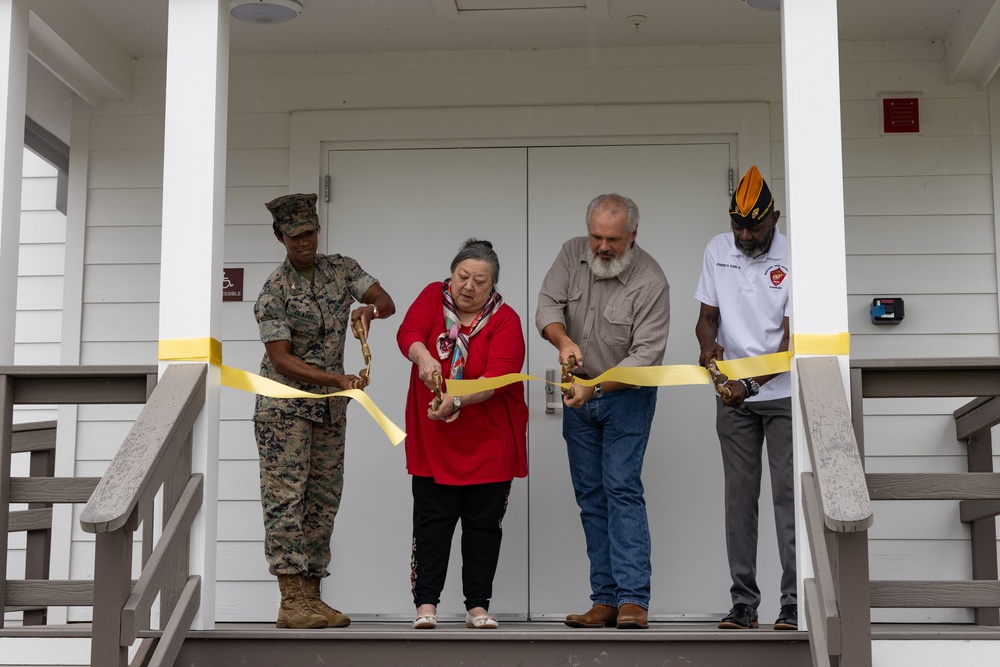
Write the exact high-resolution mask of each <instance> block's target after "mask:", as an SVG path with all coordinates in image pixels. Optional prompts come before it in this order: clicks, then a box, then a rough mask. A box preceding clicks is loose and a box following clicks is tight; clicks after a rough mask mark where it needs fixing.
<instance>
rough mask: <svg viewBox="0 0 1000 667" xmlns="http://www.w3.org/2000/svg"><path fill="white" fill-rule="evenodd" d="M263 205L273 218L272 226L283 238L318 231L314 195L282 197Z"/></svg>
mask: <svg viewBox="0 0 1000 667" xmlns="http://www.w3.org/2000/svg"><path fill="white" fill-rule="evenodd" d="M264 205H265V206H267V210H268V211H270V212H271V216H272V217H273V218H274V226H275V227H276V228H277V230H278V231H279V232H281V233H282V234H284V235H285V236H298V235H299V234H301V233H302V232H307V231H309V230H310V229H319V216H318V215H316V195H315V194H310V195H304V194H301V193H300V194H294V195H282V196H280V197H277V198H276V199H272V200H271V201H269V202H267V203H266V204H264Z"/></svg>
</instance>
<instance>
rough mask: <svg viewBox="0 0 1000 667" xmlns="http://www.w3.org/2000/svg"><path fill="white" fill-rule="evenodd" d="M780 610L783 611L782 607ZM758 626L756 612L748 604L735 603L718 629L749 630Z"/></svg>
mask: <svg viewBox="0 0 1000 667" xmlns="http://www.w3.org/2000/svg"><path fill="white" fill-rule="evenodd" d="M781 609H782V610H784V607H782V608H781ZM758 625H759V623H757V610H756V609H754V608H753V607H751V606H750V605H748V604H744V603H742V602H737V603H736V604H734V605H733V608H732V609H730V610H729V615H728V616H726V617H725V618H724V619H722V621H721V622H720V623H719V628H720V629H722V630H749V629H750V628H756V627H757V626H758Z"/></svg>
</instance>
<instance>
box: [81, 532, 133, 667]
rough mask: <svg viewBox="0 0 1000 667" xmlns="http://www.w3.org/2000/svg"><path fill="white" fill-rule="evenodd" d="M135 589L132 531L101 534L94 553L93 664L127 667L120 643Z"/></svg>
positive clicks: (124, 650) (91, 656) (108, 666)
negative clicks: (124, 612) (124, 611)
mask: <svg viewBox="0 0 1000 667" xmlns="http://www.w3.org/2000/svg"><path fill="white" fill-rule="evenodd" d="M131 589H132V532H131V531H129V530H125V529H124V528H120V529H118V530H113V531H111V532H109V533H98V534H97V537H96V547H95V551H94V617H93V635H92V637H91V645H90V664H91V665H95V666H98V665H99V666H100V667H127V665H128V647H127V646H122V642H121V616H122V607H123V606H125V600H126V599H128V596H129V594H130V593H131Z"/></svg>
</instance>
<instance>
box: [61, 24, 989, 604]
mask: <svg viewBox="0 0 1000 667" xmlns="http://www.w3.org/2000/svg"><path fill="white" fill-rule="evenodd" d="M842 49H843V51H842V60H843V67H842V77H841V78H842V81H841V86H842V94H843V98H844V104H843V109H842V111H843V132H844V167H845V179H846V183H845V197H846V199H847V201H846V212H847V215H848V219H847V237H848V238H847V247H848V253H849V256H848V289H849V291H850V295H849V297H850V302H849V303H850V305H851V309H852V310H851V320H850V328H851V333H852V343H853V346H852V347H853V354H854V356H856V357H875V356H883V355H884V356H915V357H920V356H949V355H950V356H959V355H972V354H975V355H989V356H996V355H997V354H998V353H1000V343H998V336H997V329H998V315H997V278H996V258H995V253H994V242H993V233H994V225H993V210H992V199H991V197H992V194H991V187H992V182H993V181H992V180H991V179H992V176H991V173H990V154H989V141H990V136H989V127H990V124H989V110H988V99H987V96H986V94H985V93H981V92H979V91H977V90H975V89H974V88H973V87H972V86H969V85H966V84H958V85H946V84H945V83H944V81H943V72H944V66H943V62H942V47H941V45H938V44H925V43H919V44H888V45H868V44H855V45H847V44H845V45H843V46H842ZM136 69H137V72H138V78H137V80H136V81H135V82H134V86H133V96H132V99H131V100H130V101H129V102H121V103H117V102H110V103H107V104H106V105H105V106H104V108H102V109H101V110H97V111H95V112H94V115H93V124H92V135H91V149H92V152H91V157H90V190H89V201H88V222H87V248H86V257H85V260H86V262H85V270H84V281H85V282H84V307H83V341H82V357H83V363H111V362H120V363H154V362H155V360H156V336H157V308H156V299H157V293H158V290H159V285H158V277H159V272H158V265H157V262H158V257H159V243H160V237H159V227H158V225H159V217H160V208H161V190H160V186H161V180H162V142H163V115H162V114H163V105H164V90H163V88H164V77H163V63H162V62H140V63H137V65H136ZM892 92H905V93H916V94H918V95H919V96H920V98H921V114H922V117H921V129H922V132H921V134H920V135H918V136H903V137H900V136H894V137H883V136H881V135H880V132H879V127H880V101H879V96H880V95H881V94H883V93H892ZM760 100H765V101H767V102H768V103H770V105H771V137H772V141H773V146H772V150H771V164H770V165H769V166H770V172H771V182H770V184H771V186H772V190H773V191H774V194H775V197H776V201H777V202H778V208H779V209H782V210H783V212H784V215H783V219H784V220H785V221H786V222H789V221H790V223H791V225H792V226H793V227H794V225H795V224H796V221H799V224H807V223H808V211H802V212H793V211H788V210H785V207H784V206H783V204H782V202H783V200H784V190H785V183H784V164H783V145H782V117H781V62H780V50H779V48H778V47H748V48H742V47H741V48H717V47H713V48H710V49H703V48H677V49H616V50H607V51H601V50H589V51H586V52H584V51H564V52H513V53H508V52H483V53H462V54H452V53H408V54H357V55H343V56H301V57H267V58H254V57H249V58H247V57H241V58H234V59H233V60H232V63H231V81H230V91H229V105H230V113H231V116H230V122H229V160H228V167H227V169H228V177H227V186H228V187H227V195H226V199H227V201H226V214H227V226H226V247H225V256H224V261H225V264H226V266H241V267H244V268H245V270H246V274H245V300H244V302H243V303H225V304H224V305H223V318H224V325H223V335H224V340H223V344H224V356H225V363H227V364H228V365H232V366H238V367H240V368H244V369H247V370H256V368H257V366H258V364H259V361H260V356H261V354H262V352H263V348H262V346H261V345H260V343H259V341H258V339H257V334H256V326H255V323H254V320H253V315H252V305H253V300H254V299H255V296H256V292H257V290H258V289H259V286H260V285H261V284H262V282H263V280H264V278H265V276H266V275H267V273H268V272H269V271H270V270H271V268H272V267H273V266H274V265H275V264H276V263H277V262H279V261H280V260H281V258H282V251H281V247H280V246H279V245H278V244H277V243H276V242H275V241H274V240H273V238H272V236H271V230H270V220H269V216H268V214H267V211H266V210H265V209H264V207H263V202H265V201H267V200H268V199H270V198H272V197H274V196H277V195H279V194H283V193H285V192H286V191H287V188H288V162H289V135H288V131H289V129H288V128H289V114H290V112H291V111H295V110H302V109H365V108H400V107H402V108H417V107H442V106H445V107H448V106H457V107H461V106H485V107H489V106H508V105H564V104H607V103H616V104H622V103H625V104H644V103H685V102H710V103H721V104H724V103H726V102H735V101H741V102H742V101H760ZM817 131H822V128H817ZM317 169H319V166H318V165H317ZM738 176H739V175H737V177H738ZM316 190H317V191H318V192H320V191H321V188H320V184H319V183H318V182H317V184H316ZM724 205H725V204H724V203H722V204H720V218H719V220H713V221H694V222H695V223H704V224H711V225H720V226H721V225H724V224H725V219H724V209H723V208H722V207H723V206H724ZM816 205H817V206H821V205H822V202H817V203H816ZM786 228H787V227H786ZM198 242H200V239H197V238H194V239H191V243H198ZM699 252H700V250H699ZM670 270H671V271H696V270H697V266H696V265H695V264H692V266H691V267H672V268H671V269H670ZM390 291H391V289H390ZM688 296H690V295H688ZM873 296H902V297H904V298H905V299H906V304H907V317H906V320H905V322H904V324H902V325H901V326H899V327H897V328H894V329H890V328H886V327H881V328H877V329H876V328H875V327H873V326H872V325H871V324H870V323H869V322H868V316H867V312H868V303H869V302H870V300H871V298H872V297H873ZM677 298H687V297H686V296H685V295H677ZM406 305H407V304H399V306H400V307H403V308H405V306H406ZM675 327H676V330H677V331H678V332H679V333H678V334H676V335H687V334H686V333H685V332H690V331H691V330H693V323H682V322H678V323H675ZM688 327H691V329H688ZM690 335H693V334H690ZM529 370H530V369H529ZM222 401H223V405H222V413H221V414H222V420H223V422H222V428H221V439H222V440H221V447H220V452H221V453H220V456H221V459H222V460H221V463H220V465H221V474H220V490H219V495H220V497H219V518H220V520H219V547H218V548H219V559H218V571H219V586H218V595H219V600H218V604H217V609H218V614H217V616H218V618H219V620H232V619H247V615H246V611H245V610H246V603H245V599H246V597H247V595H248V594H249V595H251V596H254V594H253V591H257V594H256V597H257V598H258V599H259V600H261V601H262V602H261V604H260V605H259V606H257V607H254V608H253V610H252V611H251V612H250V614H251V616H254V615H258V614H259V620H269V619H270V618H271V617H272V614H273V599H272V598H273V597H274V596H275V592H274V590H273V589H274V585H273V583H272V581H271V580H270V577H268V576H267V573H266V565H265V563H264V560H263V554H262V547H261V542H260V540H261V535H262V528H261V521H260V509H259V506H258V501H257V499H258V488H257V463H256V450H255V445H254V442H253V435H252V428H251V423H250V422H249V419H248V418H249V416H250V414H251V411H252V396H250V395H247V394H241V393H238V392H235V391H232V390H228V389H227V390H224V391H223V395H222ZM953 407H954V406H953V405H952V404H951V403H950V402H935V403H931V404H927V403H924V404H922V405H921V406H918V407H916V408H914V407H907V406H904V405H902V404H901V403H900V402H896V403H894V404H892V405H890V406H888V407H885V406H883V407H876V406H873V407H872V411H873V412H879V414H878V415H877V416H873V417H872V418H870V420H869V422H870V426H869V433H868V435H867V443H868V450H869V452H870V456H871V458H870V465H871V467H872V469H873V470H875V469H878V470H882V469H892V468H897V467H898V468H899V469H919V468H922V467H925V466H927V465H930V464H932V463H936V462H938V461H939V460H943V461H945V462H946V463H947V465H948V466H949V469H951V467H952V466H955V467H956V468H957V467H960V461H961V456H962V449H961V447H960V446H959V445H958V444H957V443H955V442H954V438H953V436H952V435H951V432H950V431H949V425H950V422H949V418H948V417H947V415H948V414H949V413H950V411H951V410H952V409H953ZM913 411H916V412H917V414H918V415H919V416H920V421H919V422H911V420H910V416H909V415H907V416H906V417H905V418H903V417H900V416H899V415H901V414H904V413H906V412H913ZM130 413H131V411H130V410H125V409H122V408H82V409H81V410H80V415H81V422H82V423H81V424H80V443H79V452H80V456H79V459H80V460H79V465H78V472H79V473H80V474H98V473H99V472H100V470H102V469H103V466H105V465H106V462H107V460H108V457H109V456H110V455H111V450H112V449H113V445H112V444H109V443H114V442H120V441H121V437H122V436H123V435H124V432H125V431H126V429H127V425H126V424H123V423H121V422H120V421H119V420H122V419H129V418H131V417H132V416H134V415H132V414H130ZM394 417H396V418H399V417H400V416H398V415H396V416H394ZM921 509H924V508H921ZM921 509H917V510H912V509H909V510H903V509H897V508H894V507H883V506H882V505H880V506H879V508H878V512H879V515H878V517H877V519H876V528H875V530H874V531H873V537H874V538H875V541H874V542H873V545H872V554H873V564H872V570H873V573H875V575H876V576H882V575H883V574H884V575H886V576H889V575H891V576H905V577H909V576H916V577H919V576H927V577H938V576H942V573H944V576H955V577H961V576H968V573H967V572H966V571H965V570H966V569H967V566H965V565H963V563H965V562H967V560H968V556H967V549H968V545H967V532H966V531H965V530H964V528H963V527H962V526H960V525H959V524H958V522H957V510H955V508H954V507H944V508H942V507H941V506H940V505H934V509H926V512H925V513H924V514H921V515H920V516H921V520H920V521H916V520H913V521H911V520H909V519H910V518H915V516H916V515H915V513H914V512H920V511H921ZM653 511H654V512H655V508H654V510H653ZM927 513H930V514H932V515H933V516H934V517H935V519H934V521H933V522H932V521H927V520H924V519H925V517H926V514H927ZM897 516H903V517H906V518H907V519H908V520H907V521H904V522H896V521H894V520H893V519H894V518H895V517H897ZM885 517H888V519H886V518H885ZM931 524H941V525H942V526H943V528H942V530H941V531H940V532H936V533H934V537H933V539H931V540H928V539H926V537H927V535H928V533H926V532H925V531H926V530H927V528H928V526H929V525H931ZM708 529H718V527H709V528H708ZM86 540H87V536H85V535H83V534H80V533H78V534H75V535H74V546H73V554H74V556H75V558H74V562H73V566H72V570H73V571H72V573H71V574H72V576H80V575H83V573H86V572H89V571H91V570H90V568H91V564H90V563H89V562H87V559H89V558H90V553H91V550H90V549H89V548H88V546H87V545H86ZM769 553H770V552H769V551H767V550H765V549H762V554H764V555H762V557H770V555H769ZM911 553H919V554H921V557H920V558H910V557H909V555H910V554H911ZM918 565H920V566H922V565H926V566H927V567H929V568H930V570H928V571H927V572H924V571H923V570H921V572H920V573H918V572H916V571H911V569H914V570H915V569H916V568H917V567H918ZM719 574H720V577H723V578H724V577H725V573H722V572H720V573H719ZM84 576H86V575H84ZM237 591H240V592H241V593H240V594H239V595H238V594H237ZM237 600H240V602H239V603H237V602H236V601H237ZM345 604H347V606H348V608H349V602H347V603H345ZM944 614H945V615H948V614H951V612H944ZM956 614H958V613H957V612H956ZM953 616H954V615H953Z"/></svg>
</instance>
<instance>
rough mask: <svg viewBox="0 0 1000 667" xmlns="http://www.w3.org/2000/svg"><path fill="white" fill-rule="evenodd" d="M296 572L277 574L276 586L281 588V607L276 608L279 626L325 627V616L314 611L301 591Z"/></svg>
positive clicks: (299, 580) (300, 579) (277, 624)
mask: <svg viewBox="0 0 1000 667" xmlns="http://www.w3.org/2000/svg"><path fill="white" fill-rule="evenodd" d="M301 581H302V577H300V576H299V575H297V574H279V575H278V588H280V589H281V607H279V608H278V622H277V623H275V625H276V626H278V627H279V628H325V627H326V626H327V622H326V617H325V616H323V615H322V614H320V613H319V612H317V611H315V610H314V609H313V608H312V606H311V605H310V604H309V601H308V600H306V598H305V596H304V595H303V593H302V587H301V584H300V582H301Z"/></svg>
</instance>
